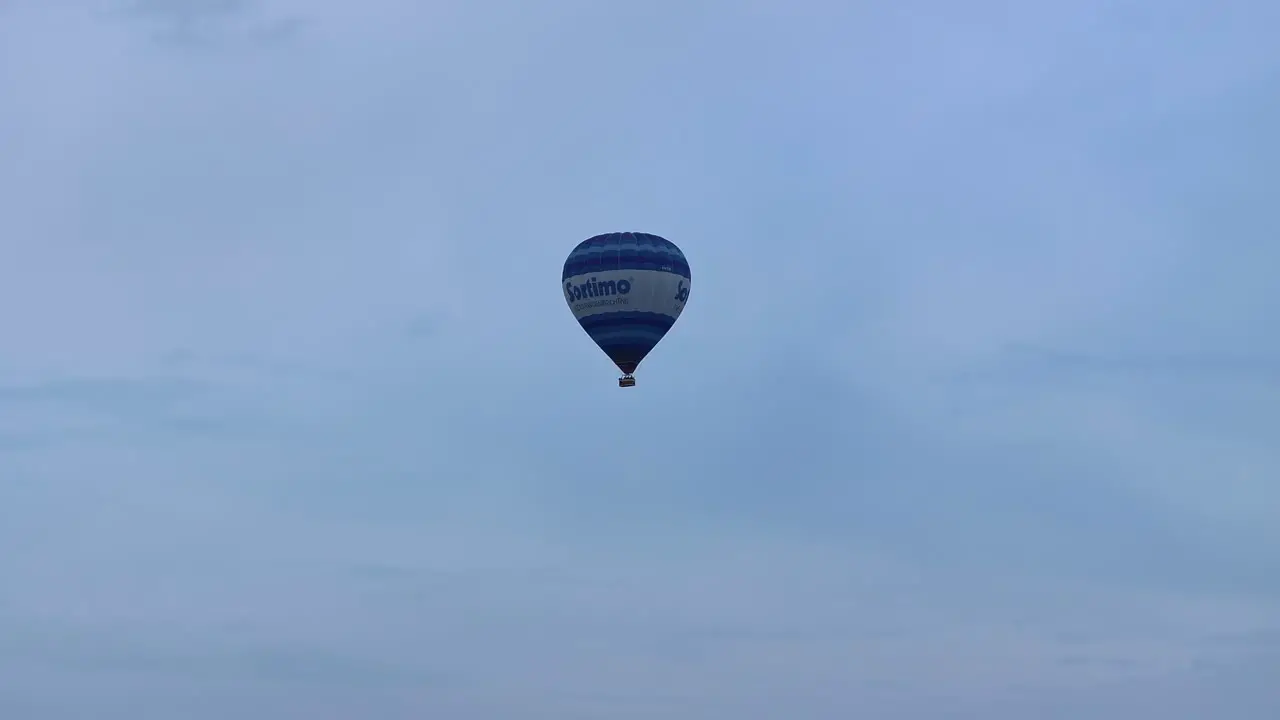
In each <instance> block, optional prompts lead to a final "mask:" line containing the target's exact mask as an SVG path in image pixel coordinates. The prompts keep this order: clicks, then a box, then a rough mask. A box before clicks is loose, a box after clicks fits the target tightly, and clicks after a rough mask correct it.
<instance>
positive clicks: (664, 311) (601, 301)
mask: <svg viewBox="0 0 1280 720" xmlns="http://www.w3.org/2000/svg"><path fill="white" fill-rule="evenodd" d="M691 279H692V276H691V275H690V274H689V261H688V260H686V259H685V257H684V253H683V252H681V251H680V248H678V247H676V245H675V243H673V242H671V241H670V240H667V239H665V238H661V237H658V236H657V235H650V234H649V233H630V232H626V233H606V234H604V235H596V236H595V237H593V238H588V239H586V240H583V241H582V242H581V243H578V246H577V247H576V248H574V249H573V252H571V253H569V259H567V260H565V263H564V273H563V275H562V276H561V279H560V286H561V290H563V291H564V297H565V301H566V302H568V303H569V309H570V310H571V311H572V312H573V316H574V318H576V319H577V320H578V324H580V325H582V329H583V330H586V331H587V335H589V336H591V339H592V340H594V341H595V343H596V345H599V346H600V349H601V350H603V351H604V352H605V354H606V355H608V356H609V359H610V360H612V361H613V363H614V364H615V365H617V366H618V369H619V370H621V371H622V372H623V373H625V374H627V375H630V374H632V373H634V372H635V370H636V366H637V365H639V364H640V361H641V360H643V359H644V358H645V356H646V355H648V354H649V352H650V351H651V350H653V348H654V346H655V345H657V344H658V341H660V340H662V338H663V336H664V335H666V334H667V331H668V330H670V329H671V326H672V325H674V324H675V322H676V318H678V317H680V313H681V312H683V311H684V304H685V301H686V300H688V299H689V285H690V280H691Z"/></svg>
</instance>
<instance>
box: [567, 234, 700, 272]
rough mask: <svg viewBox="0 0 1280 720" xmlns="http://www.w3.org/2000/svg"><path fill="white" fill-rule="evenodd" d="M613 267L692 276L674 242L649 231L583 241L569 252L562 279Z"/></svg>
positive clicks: (614, 268)
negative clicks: (664, 271) (663, 271)
mask: <svg viewBox="0 0 1280 720" xmlns="http://www.w3.org/2000/svg"><path fill="white" fill-rule="evenodd" d="M611 270H615V271H616V270H659V271H661V270H666V271H667V272H671V273H674V274H676V275H680V276H681V277H684V278H690V279H691V278H692V276H691V275H690V272H689V262H688V260H686V259H685V257H684V253H683V252H681V251H680V248H678V247H676V245H675V243H672V242H671V241H669V240H666V239H665V238H661V237H658V236H657V235H651V234H649V233H606V234H604V235H597V236H595V237H592V238H588V239H586V240H583V241H582V242H581V243H579V244H578V246H577V247H575V248H574V249H573V252H571V253H569V258H568V260H566V261H565V264H564V273H563V275H562V276H561V281H564V280H566V279H568V278H570V277H573V276H575V275H583V274H586V273H589V272H606V271H611Z"/></svg>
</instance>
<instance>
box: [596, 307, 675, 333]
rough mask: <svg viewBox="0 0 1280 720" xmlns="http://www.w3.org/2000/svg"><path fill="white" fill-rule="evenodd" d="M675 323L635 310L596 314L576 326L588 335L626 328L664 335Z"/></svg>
mask: <svg viewBox="0 0 1280 720" xmlns="http://www.w3.org/2000/svg"><path fill="white" fill-rule="evenodd" d="M675 322H676V319H675V318H674V317H672V316H670V315H665V314H663V313H655V312H639V311H636V310H623V311H619V312H604V313H597V314H595V315H587V316H586V317H584V318H581V319H579V320H578V324H579V325H581V326H582V329H583V330H586V331H587V332H588V333H592V332H607V331H610V330H618V329H621V330H625V329H627V328H653V329H656V330H660V331H662V332H664V333H665V332H666V331H668V330H670V329H671V326H672V325H674V324H675Z"/></svg>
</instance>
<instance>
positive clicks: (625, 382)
mask: <svg viewBox="0 0 1280 720" xmlns="http://www.w3.org/2000/svg"><path fill="white" fill-rule="evenodd" d="M635 386H636V379H635V378H634V377H632V376H630V375H623V376H622V377H620V378H618V387H635Z"/></svg>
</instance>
